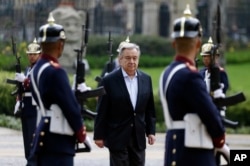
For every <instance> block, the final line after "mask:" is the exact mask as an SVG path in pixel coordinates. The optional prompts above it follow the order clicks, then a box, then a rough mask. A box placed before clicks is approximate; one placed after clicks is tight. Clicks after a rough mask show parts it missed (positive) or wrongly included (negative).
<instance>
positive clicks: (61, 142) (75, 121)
mask: <svg viewBox="0 0 250 166" xmlns="http://www.w3.org/2000/svg"><path fill="white" fill-rule="evenodd" d="M65 40H66V36H65V31H64V28H63V26H61V25H59V24H56V23H55V20H54V18H53V16H52V13H50V15H49V18H48V24H45V25H43V26H41V27H40V29H39V42H40V43H41V48H42V54H41V58H40V59H39V61H38V62H37V64H36V66H35V67H34V69H33V71H32V73H31V77H32V78H34V79H32V80H34V82H33V81H32V95H33V97H34V99H35V100H36V102H37V103H38V105H39V107H40V108H41V105H43V106H44V107H45V109H46V115H51V114H52V106H54V108H55V109H54V110H56V109H57V110H58V109H60V110H61V112H62V114H63V116H64V117H65V119H66V120H67V122H68V124H69V126H70V128H71V131H73V134H72V135H66V134H56V133H53V132H52V131H51V130H50V131H49V132H47V133H45V135H44V137H45V141H44V142H42V144H41V146H42V147H41V148H42V151H40V152H38V153H37V154H35V155H36V158H37V163H38V165H40V166H55V165H67V166H73V165H74V162H73V158H74V156H75V145H76V142H80V143H82V142H84V140H85V138H86V128H85V127H84V125H83V119H82V117H81V110H80V105H79V104H78V102H77V100H76V97H75V95H74V93H73V91H72V89H71V86H70V83H69V80H68V76H67V73H66V72H65V70H64V69H63V68H62V67H61V65H60V64H59V63H58V58H60V56H61V54H62V52H63V48H64V42H65ZM36 89H37V91H36ZM79 90H80V89H79ZM80 91H81V90H80ZM37 92H38V93H37ZM39 94H40V95H39ZM39 97H40V98H39ZM39 99H40V101H41V102H40V103H42V104H39ZM54 110H53V111H54ZM51 117H52V115H51ZM51 119H52V118H51ZM51 122H52V121H51ZM50 125H51V123H50ZM58 127H62V126H61V125H58ZM34 151H35V150H34ZM33 155H34V154H33Z"/></svg>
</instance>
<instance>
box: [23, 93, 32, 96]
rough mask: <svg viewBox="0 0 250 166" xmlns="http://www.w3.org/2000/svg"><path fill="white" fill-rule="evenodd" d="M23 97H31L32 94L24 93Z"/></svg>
mask: <svg viewBox="0 0 250 166" xmlns="http://www.w3.org/2000/svg"><path fill="white" fill-rule="evenodd" d="M23 96H24V97H31V96H32V94H31V92H25V93H24V94H23Z"/></svg>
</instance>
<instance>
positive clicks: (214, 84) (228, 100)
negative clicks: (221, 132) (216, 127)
mask: <svg viewBox="0 0 250 166" xmlns="http://www.w3.org/2000/svg"><path fill="white" fill-rule="evenodd" d="M216 14H217V16H216V21H215V22H214V28H215V35H214V36H215V38H216V44H214V45H213V47H212V49H211V64H210V66H209V68H210V93H211V96H213V95H212V94H213V92H214V91H215V90H217V89H219V88H221V85H220V84H221V80H220V68H219V66H218V64H217V63H216V54H217V52H218V49H219V48H220V46H221V37H220V34H221V18H220V17H221V14H220V1H219V3H218V5H217V13H216ZM245 100H246V98H245V95H244V94H243V93H242V92H240V93H237V94H235V95H232V96H229V97H225V98H220V99H213V101H214V103H215V105H216V106H217V107H218V108H219V109H220V108H222V107H224V106H231V105H235V104H238V103H240V102H243V101H245ZM222 120H223V123H224V125H225V126H226V127H230V128H235V127H237V126H238V122H234V121H231V120H229V119H226V118H225V117H222ZM227 153H228V150H227V151H226V153H222V152H217V153H216V156H215V158H216V162H217V164H220V161H221V159H220V156H221V155H222V156H224V159H225V160H226V161H227V163H228V164H229V161H230V158H229V157H228V156H229V155H226V154H227Z"/></svg>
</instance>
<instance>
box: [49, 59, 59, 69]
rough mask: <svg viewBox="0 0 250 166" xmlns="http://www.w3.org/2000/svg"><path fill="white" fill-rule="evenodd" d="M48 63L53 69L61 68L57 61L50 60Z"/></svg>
mask: <svg viewBox="0 0 250 166" xmlns="http://www.w3.org/2000/svg"><path fill="white" fill-rule="evenodd" d="M49 63H50V65H51V66H52V67H53V68H55V69H59V68H62V67H61V65H60V64H59V63H58V62H54V61H50V62H49Z"/></svg>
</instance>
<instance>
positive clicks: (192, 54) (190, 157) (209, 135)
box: [159, 6, 225, 166]
mask: <svg viewBox="0 0 250 166" xmlns="http://www.w3.org/2000/svg"><path fill="white" fill-rule="evenodd" d="M201 37H202V28H201V24H200V21H199V20H198V19H196V18H194V17H192V16H191V11H190V10H189V6H187V9H186V10H185V11H184V16H183V17H181V18H177V19H176V20H175V21H174V24H173V33H172V38H173V43H172V44H173V47H174V49H175V51H176V54H175V57H174V61H173V62H172V63H171V64H170V65H169V66H168V67H167V68H166V69H165V70H164V71H163V72H162V74H161V77H160V85H159V90H160V99H161V102H162V106H163V111H164V118H165V123H166V126H167V133H166V140H165V156H164V158H165V160H164V165H165V166H175V165H177V166H189V165H190V166H216V160H215V156H214V150H215V149H216V150H218V149H221V148H222V149H224V147H225V146H224V145H225V129H224V126H223V123H222V120H221V116H220V114H219V111H218V110H217V107H216V106H215V105H214V103H213V101H212V99H211V97H210V96H209V94H208V93H207V90H206V85H205V83H204V80H203V78H202V76H201V74H200V73H199V72H198V69H197V68H196V66H195V59H196V55H197V54H198V53H199V50H200V46H201ZM218 92H221V93H222V91H221V89H218ZM221 95H224V94H221ZM218 96H219V94H218ZM218 96H217V97H218ZM201 126H202V127H201ZM200 131H201V132H200Z"/></svg>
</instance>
